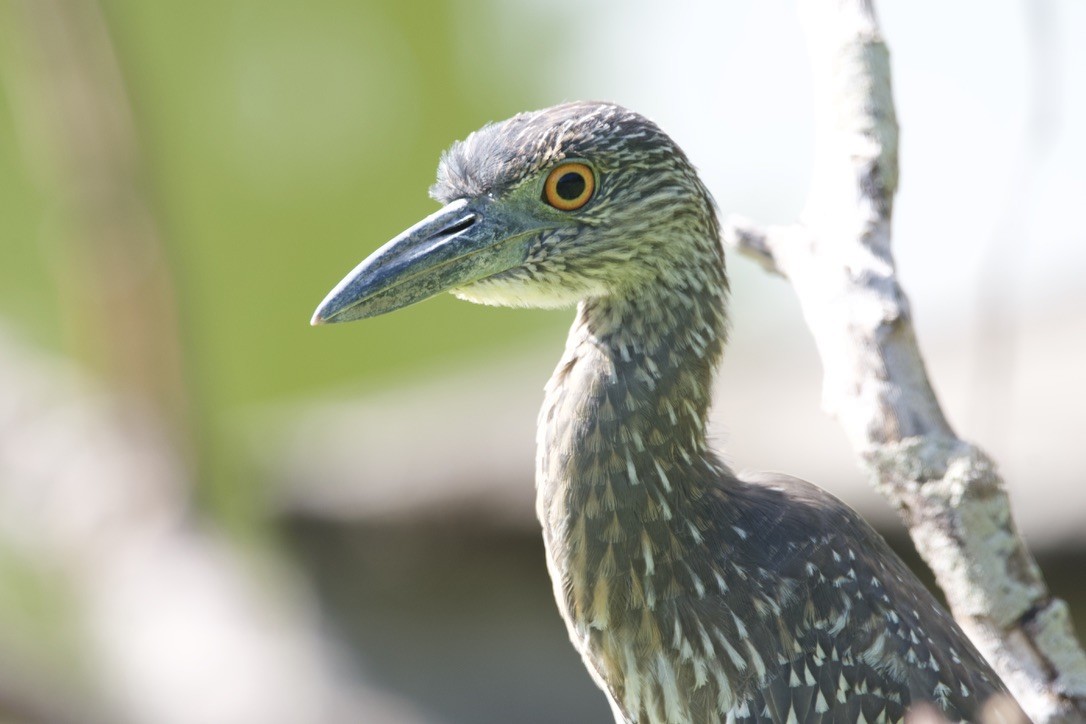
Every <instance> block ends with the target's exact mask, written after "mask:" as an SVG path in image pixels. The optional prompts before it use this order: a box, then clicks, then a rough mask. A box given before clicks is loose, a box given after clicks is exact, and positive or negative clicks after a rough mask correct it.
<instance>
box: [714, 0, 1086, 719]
mask: <svg viewBox="0 0 1086 724" xmlns="http://www.w3.org/2000/svg"><path fill="white" fill-rule="evenodd" d="M801 7H802V12H803V15H804V22H805V27H806V31H807V36H808V42H809V45H810V53H811V64H812V67H813V77H814V83H815V104H816V123H817V140H816V156H815V159H816V161H815V169H814V175H813V182H812V190H811V193H810V196H809V198H808V202H807V205H806V208H805V210H804V212H803V216H802V220H801V221H800V223H798V224H795V225H792V226H784V227H770V228H765V229H763V228H759V227H758V226H756V225H755V224H753V223H751V222H750V221H748V220H746V219H743V218H739V217H732V218H730V219H728V221H727V223H726V225H725V227H726V228H725V231H724V237H725V242H726V243H728V244H730V245H732V246H734V247H736V248H738V249H739V250H741V251H742V252H744V253H745V254H747V255H749V256H751V257H753V258H754V259H756V260H757V261H759V262H760V263H761V264H762V265H763V266H764V267H765V268H766V269H768V270H769V271H772V272H775V273H778V274H781V275H782V276H784V277H786V278H787V279H788V280H789V281H790V282H791V283H792V285H793V287H794V288H795V291H796V294H797V296H798V298H799V301H800V305H801V307H802V310H803V314H804V316H805V318H806V321H807V324H808V326H809V327H810V329H811V332H812V334H813V336H814V339H815V342H816V345H817V347H818V350H819V354H820V356H821V358H822V363H823V368H824V379H823V406H824V408H825V410H826V411H827V412H828V413H829V414H831V415H832V416H834V417H835V418H836V419H837V421H838V422H839V423H840V424H841V425H842V426H843V427H844V429H845V432H846V434H847V436H848V438H849V440H850V442H851V444H852V446H853V448H854V450H855V451H856V454H857V455H858V457H859V459H860V460H861V462H862V464H863V465H864V466H865V467H867V468H868V469H869V470H870V472H871V473H872V476H873V479H874V484H875V485H876V487H877V488H878V489H879V490H880V491H881V492H882V493H883V494H884V495H886V496H887V497H888V498H889V499H890V501H891V502H892V503H893V504H894V505H895V506H896V507H897V508H898V509H899V511H900V512H901V515H902V517H903V518H904V520H905V522H906V524H907V525H908V528H909V532H910V535H911V536H912V538H913V541H914V543H915V544H916V547H917V549H918V551H919V552H920V554H921V555H922V556H923V557H924V560H925V561H927V563H928V565H929V566H931V568H932V570H933V571H934V572H935V575H936V578H937V580H938V583H939V585H940V586H941V588H942V589H943V591H944V593H945V594H946V597H947V601H948V603H949V604H950V607H951V610H952V611H953V614H954V617H955V618H956V619H957V620H958V622H959V623H960V624H961V626H962V628H964V629H965V631H966V632H967V633H968V634H969V636H970V638H972V639H973V641H974V642H975V643H976V644H977V646H978V648H980V650H981V651H982V652H983V653H984V655H985V656H986V657H987V658H988V659H989V661H991V662H992V664H993V665H994V666H995V668H996V670H997V671H998V672H999V673H1000V675H1001V676H1002V677H1003V679H1004V681H1005V682H1006V683H1007V685H1008V686H1009V687H1010V689H1011V691H1012V692H1013V693H1014V695H1015V696H1016V697H1017V698H1018V700H1019V702H1020V703H1021V704H1022V706H1023V708H1024V709H1025V710H1026V712H1027V713H1028V714H1029V715H1030V716H1031V717H1032V718H1033V719H1034V720H1035V721H1037V722H1055V721H1082V720H1083V719H1084V718H1086V656H1084V654H1083V651H1082V648H1081V647H1080V645H1079V644H1078V642H1077V641H1076V639H1075V636H1074V633H1073V630H1072V626H1071V621H1070V616H1069V613H1068V609H1067V605H1066V604H1065V603H1064V602H1063V601H1061V600H1059V599H1056V598H1053V597H1052V596H1051V594H1049V592H1048V589H1047V587H1046V586H1045V583H1044V580H1043V579H1042V577H1041V573H1040V570H1039V569H1038V567H1037V565H1036V563H1035V562H1034V559H1033V557H1032V556H1031V555H1030V553H1029V551H1028V550H1027V549H1026V547H1025V545H1024V543H1023V542H1022V540H1021V538H1020V537H1019V535H1018V532H1017V530H1016V527H1015V524H1014V520H1013V517H1012V515H1011V510H1010V506H1009V503H1008V499H1007V494H1006V491H1005V489H1004V483H1003V480H1002V478H1001V477H1000V475H999V473H998V471H997V469H996V466H995V464H994V463H993V462H992V460H991V459H990V458H989V457H988V456H987V455H986V454H985V453H984V452H983V451H982V450H980V449H979V448H977V447H976V446H975V445H973V444H971V443H969V442H967V441H965V440H962V439H961V438H959V437H958V436H957V434H956V433H955V432H954V431H953V430H952V429H951V427H950V425H949V423H948V422H947V420H946V418H945V416H944V415H943V412H942V410H941V408H940V406H939V402H938V400H936V398H935V394H934V392H933V391H932V388H931V385H930V383H929V381H928V375H927V371H926V369H925V367H924V361H923V358H922V357H921V355H920V351H919V348H918V346H917V341H916V336H915V332H914V329H913V324H912V319H911V312H910V309H909V302H908V299H907V297H906V296H905V293H904V291H903V290H902V288H901V285H900V283H899V282H898V280H897V277H896V272H895V268H894V261H893V256H892V254H891V250H890V238H891V233H890V232H891V228H890V221H891V215H892V209H893V198H894V192H895V190H896V188H897V160H898V127H897V121H896V118H895V114H894V105H893V100H892V97H891V91H890V67H889V57H888V52H887V49H886V45H885V43H884V42H883V40H882V38H881V36H880V33H879V28H878V23H877V20H876V18H875V14H874V10H873V8H872V5H871V2H870V1H869V0H805V2H803V3H802V6H801Z"/></svg>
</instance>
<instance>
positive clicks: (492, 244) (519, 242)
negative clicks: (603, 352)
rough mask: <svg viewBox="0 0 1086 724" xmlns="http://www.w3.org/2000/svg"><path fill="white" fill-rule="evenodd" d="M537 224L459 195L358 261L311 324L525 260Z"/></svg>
mask: <svg viewBox="0 0 1086 724" xmlns="http://www.w3.org/2000/svg"><path fill="white" fill-rule="evenodd" d="M539 230H540V229H539V226H538V223H536V224H533V223H531V220H529V219H527V218H522V217H520V216H518V215H516V214H514V213H510V212H508V211H506V210H504V209H503V207H502V206H501V205H500V204H497V203H494V202H493V201H491V200H490V199H487V198H478V199H470V200H469V199H457V200H456V201H453V202H452V203H450V204H448V205H446V206H445V207H444V208H442V209H440V210H438V211H437V212H435V213H433V214H431V215H430V216H427V217H426V218H425V219H423V220H422V221H420V222H419V223H417V224H415V225H414V226H412V227H411V228H410V229H408V230H407V231H405V232H403V233H402V234H400V235H399V236H397V237H396V238H395V239H393V240H392V241H390V242H388V243H387V244H385V245H384V246H382V247H381V248H380V249H378V250H377V251H375V252H373V254H371V255H370V256H369V257H368V258H367V259H366V260H365V261H363V262H362V263H361V264H359V265H358V266H356V267H355V268H354V271H352V272H351V273H350V274H348V275H347V276H346V277H345V278H344V279H343V281H341V282H340V283H339V284H338V285H337V286H336V288H335V289H333V290H332V291H331V292H329V293H328V296H327V297H325V298H324V301H323V302H321V304H320V306H319V307H317V311H316V312H315V313H314V314H313V320H312V322H311V323H312V324H314V325H317V324H328V323H330V322H346V321H349V320H352V319H364V318H366V317H374V316H377V315H378V314H384V313H385V312H391V311H393V310H395V309H399V308H400V307H406V306H407V305H409V304H414V303H415V302H421V301H423V300H424V299H429V298H430V297H432V296H434V295H436V294H438V293H439V292H443V291H446V290H448V289H452V288H454V287H459V286H463V285H465V284H469V283H471V282H474V281H478V280H480V279H484V278H486V277H488V276H491V275H493V274H497V273H499V272H503V271H506V270H507V269H511V268H512V267H514V266H518V265H520V264H521V263H523V262H524V259H525V258H526V257H527V254H528V243H529V239H530V238H531V236H532V235H533V233H535V232H538V231H539Z"/></svg>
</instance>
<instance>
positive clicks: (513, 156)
mask: <svg viewBox="0 0 1086 724" xmlns="http://www.w3.org/2000/svg"><path fill="white" fill-rule="evenodd" d="M430 193H431V196H433V197H434V199H435V200H437V201H439V202H440V203H442V204H443V206H442V207H441V208H440V209H439V210H438V211H436V212H435V213H433V214H431V215H430V216H428V217H426V218H425V219H423V220H422V221H420V222H418V223H417V224H415V225H414V226H412V227H410V228H409V229H407V230H406V231H404V232H403V233H401V234H400V235H399V236H397V237H395V238H394V239H392V240H391V241H389V242H388V243H387V244H385V245H384V246H382V247H381V248H379V249H378V250H377V251H376V252H374V253H373V254H372V255H370V256H369V257H368V258H366V259H365V260H364V261H362V262H361V263H360V264H359V265H358V266H357V267H356V268H355V269H354V270H353V271H351V272H350V273H349V274H348V275H347V276H346V277H345V278H344V279H343V280H342V281H341V282H340V283H339V285H338V286H336V287H335V288H334V289H333V290H332V291H331V292H330V293H329V294H328V296H327V297H326V298H325V299H324V301H323V302H322V303H321V305H320V306H319V307H318V309H317V311H316V313H315V314H314V316H313V324H324V323H329V322H343V321H348V320H354V319H361V318H366V317H371V316H374V315H378V314H384V313H386V312H391V311H393V310H395V309H399V308H401V307H404V306H406V305H409V304H412V303H415V302H419V301H422V300H424V299H427V298H430V297H432V296H434V295H436V294H438V293H440V292H443V291H451V292H452V293H453V294H455V295H456V296H457V297H460V298H462V299H466V300H469V301H472V302H477V303H481V304H489V305H503V306H514V307H561V306H572V305H576V308H577V312H576V318H575V320H574V322H573V325H572V328H571V329H570V332H569V336H568V340H567V343H566V347H565V352H564V354H563V355H562V357H561V359H560V361H559V363H558V366H557V368H556V369H555V371H554V374H553V376H552V377H551V379H550V381H549V383H548V384H547V386H546V388H545V394H544V402H543V406H542V410H541V412H540V415H539V420H538V433H537V462H536V488H537V494H536V512H537V515H538V518H539V521H540V523H541V525H542V529H543V539H544V545H545V550H546V562H547V568H548V571H549V573H550V576H551V580H552V583H553V587H554V594H555V598H556V600H557V603H558V607H559V609H560V612H561V615H562V618H563V619H564V620H565V623H566V626H567V629H568V632H569V637H570V639H571V641H572V643H573V645H574V647H576V649H577V651H578V652H579V653H580V655H581V657H582V659H583V661H584V663H585V665H586V667H587V668H588V671H589V673H590V675H591V676H592V678H593V679H594V680H595V682H596V683H597V684H598V685H599V687H600V688H601V689H602V690H603V692H604V693H605V695H606V696H607V699H608V701H609V703H610V705H611V708H612V711H613V713H614V716H615V720H616V721H617V722H639V723H645V724H656V723H658V722H659V723H666V724H680V723H685V722H748V721H751V722H753V721H772V722H782V723H783V722H881V721H899V720H902V719H903V718H904V716H905V715H906V712H907V711H908V710H909V708H910V707H911V706H914V705H917V704H918V703H920V702H926V705H928V706H934V707H935V708H937V709H938V711H940V712H941V714H942V715H943V716H944V717H945V718H946V719H948V720H953V721H958V720H975V719H977V718H978V717H979V716H980V712H981V710H982V706H983V705H984V704H985V702H986V700H988V699H989V698H990V697H992V696H995V695H1003V696H1009V695H1008V694H1007V690H1006V688H1005V686H1004V684H1003V683H1002V682H1001V680H1000V678H999V676H998V675H997V674H996V673H995V671H994V670H993V669H992V668H991V667H990V666H989V664H988V663H987V662H986V661H985V660H984V658H983V657H982V656H981V655H980V653H979V652H978V651H977V649H976V648H975V647H974V646H973V644H972V643H970V641H969V639H968V638H967V636H966V635H965V634H964V633H963V631H962V630H961V629H960V628H959V627H958V625H957V624H956V623H955V622H954V620H953V619H952V618H951V617H950V615H949V614H948V613H947V612H946V611H945V610H944V609H943V607H942V606H941V605H940V604H939V603H938V602H937V600H936V599H935V597H934V596H933V595H932V594H931V593H930V592H929V591H928V590H927V589H926V588H925V587H924V586H923V584H921V582H920V581H919V580H918V579H917V578H916V576H915V575H914V574H913V573H912V572H911V571H910V570H909V569H908V568H907V567H906V565H905V564H904V563H903V562H902V561H901V559H900V558H899V557H898V556H897V555H896V554H895V553H894V552H893V551H892V550H891V549H890V547H889V546H888V545H887V543H886V542H885V541H884V539H883V538H882V537H881V536H880V535H879V534H878V533H877V532H875V530H874V529H873V528H871V526H870V525H868V524H867V523H866V522H865V521H864V520H863V519H862V518H861V517H860V516H859V515H858V514H857V513H856V512H855V511H853V510H852V509H851V508H849V507H848V506H847V505H845V504H844V503H842V502H841V501H840V500H838V499H837V498H836V497H834V496H832V495H831V494H829V493H827V492H826V491H824V490H823V489H821V488H819V487H817V486H815V485H813V484H811V483H808V482H805V481H803V480H799V479H797V478H793V477H789V476H786V475H782V474H755V475H750V474H743V475H740V474H737V473H736V472H734V471H733V470H732V469H731V468H730V467H729V466H728V465H727V464H725V462H724V461H723V460H722V459H721V457H720V456H719V455H718V454H717V453H716V452H714V450H713V449H711V447H710V446H709V445H708V443H707V437H706V424H707V415H708V411H709V406H710V396H711V390H712V386H713V385H712V382H713V378H714V370H715V368H716V366H717V363H718V362H719V360H720V358H721V354H722V350H723V346H724V343H725V340H726V337H727V328H728V315H727V309H728V301H729V290H728V277H727V273H726V268H725V260H724V252H723V249H722V246H721V243H720V226H719V221H718V218H717V211H716V205H715V203H714V201H713V198H712V196H711V195H710V193H709V191H708V190H707V189H706V187H705V185H704V184H703V183H702V181H701V180H700V178H699V176H698V174H697V172H696V170H695V168H694V167H693V165H692V164H691V162H690V161H689V160H688V158H687V156H686V155H685V154H684V153H683V151H682V150H681V149H680V148H679V146H678V145H677V144H676V143H675V142H674V141H673V140H672V139H671V138H670V137H669V136H668V135H666V134H665V133H664V132H663V131H662V130H661V129H660V128H659V127H658V126H657V125H656V124H655V123H653V122H652V121H650V120H648V119H647V118H645V117H644V116H642V115H640V114H638V113H636V112H633V111H630V110H628V109H625V108H623V107H621V106H618V105H614V104H610V103H599V102H572V103H565V104H561V105H557V106H554V107H550V108H546V109H543V110H539V111H534V112H528V113H521V114H519V115H516V116H514V117H512V118H509V119H508V120H505V121H502V122H499V123H492V124H488V125H486V126H484V127H482V128H481V129H479V130H477V131H475V132H474V133H471V134H470V135H468V136H467V137H466V138H465V139H464V140H463V141H459V142H456V143H455V144H453V145H452V146H451V148H449V149H448V150H447V151H446V152H445V153H444V154H443V156H442V158H441V161H440V164H439V168H438V172H437V181H436V183H435V184H434V185H433V187H432V188H431V189H430ZM782 444H783V443H782ZM1012 701H1013V700H1012Z"/></svg>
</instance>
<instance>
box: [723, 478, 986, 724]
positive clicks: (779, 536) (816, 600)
mask: <svg viewBox="0 0 1086 724" xmlns="http://www.w3.org/2000/svg"><path fill="white" fill-rule="evenodd" d="M750 487H751V489H752V496H753V499H752V503H751V504H752V507H753V510H752V511H751V515H752V516H753V517H755V518H758V517H759V515H761V518H762V519H763V520H766V521H772V522H770V523H768V524H767V525H764V526H760V527H759V528H758V530H756V531H755V532H754V535H753V537H752V539H751V543H752V544H753V545H752V546H751V547H750V550H751V551H756V552H757V551H761V552H766V555H764V556H763V559H762V560H761V561H760V562H759V563H758V564H757V565H762V566H767V567H768V566H772V567H773V569H774V570H775V571H776V572H777V573H778V574H779V575H780V576H782V577H783V578H784V579H785V580H794V581H797V582H798V586H797V588H796V590H795V591H794V595H793V596H791V597H790V602H789V603H788V605H787V607H786V608H785V609H784V611H783V613H782V615H781V616H780V619H779V621H780V622H782V624H781V625H782V626H784V625H785V624H784V622H787V627H788V628H791V630H786V631H779V632H777V633H778V635H777V636H776V639H777V640H778V641H783V642H790V644H791V650H790V651H789V650H779V651H778V655H777V661H776V662H775V664H776V665H775V666H774V665H773V663H772V662H767V673H766V677H765V683H764V685H762V686H760V687H758V688H757V689H756V690H755V691H754V693H753V694H752V696H751V697H750V698H749V699H747V700H745V701H742V702H741V703H740V704H739V705H738V706H737V708H736V710H735V711H734V714H735V717H734V718H735V720H736V721H775V722H861V721H865V722H876V721H899V720H900V719H902V717H903V716H904V714H905V710H906V709H907V708H908V707H909V706H910V705H911V704H913V703H917V702H921V701H927V702H931V703H932V704H934V705H935V706H937V707H938V708H939V709H940V710H941V711H942V712H943V714H944V715H945V716H946V717H947V718H948V719H950V720H952V721H954V720H969V719H973V718H975V717H976V715H977V713H978V712H979V711H980V708H981V706H982V705H983V703H984V702H985V701H986V700H987V699H988V698H989V697H991V696H992V695H995V694H1006V693H1007V690H1006V688H1005V687H1004V686H1003V684H1002V682H1001V681H1000V680H999V677H998V676H997V675H996V674H995V672H994V671H993V670H992V669H991V667H990V666H989V665H988V664H987V662H986V661H985V660H984V658H983V657H982V656H981V655H980V653H979V652H978V651H977V650H976V648H975V647H974V646H973V645H972V643H971V642H970V641H969V640H968V638H967V637H966V636H965V634H964V633H963V632H962V630H961V629H960V628H959V627H958V625H957V624H956V623H955V622H954V621H953V619H951V617H950V616H949V615H948V614H947V613H946V611H945V609H943V607H942V606H941V605H939V603H938V602H937V601H936V599H935V597H934V596H933V595H932V594H931V593H930V592H929V591H928V590H927V589H926V588H925V587H924V586H923V585H922V584H921V583H920V581H919V580H918V579H917V578H916V576H915V575H914V574H913V573H912V572H911V571H910V570H909V569H908V567H907V566H906V565H905V564H904V562H902V561H901V559H900V558H899V557H898V556H897V554H895V553H894V552H893V551H892V550H891V549H890V547H889V546H888V545H887V544H886V542H885V541H884V540H883V538H882V537H881V536H880V535H879V534H878V533H876V532H875V531H874V530H873V529H872V528H871V527H870V526H869V525H868V524H867V523H866V522H865V521H864V520H863V519H862V518H860V516H859V515H857V514H856V513H855V512H854V511H853V510H852V509H851V508H849V507H848V506H846V505H845V504H844V503H842V502H840V501H839V500H838V499H837V498H835V497H834V496H832V495H830V494H829V493H826V492H825V491H823V490H822V489H821V488H818V487H816V486H814V485H811V484H810V483H806V482H804V481H802V480H798V479H796V478H791V477H788V476H776V475H774V476H765V477H762V478H761V479H759V480H757V481H755V482H754V484H753V485H751V486H750ZM781 496H783V497H786V498H788V500H787V501H782V500H780V498H781ZM785 502H786V503H787V504H782V503H785ZM760 510H761V511H762V513H759V511H760ZM771 511H772V512H771ZM781 511H785V512H783V513H782V512H781ZM793 518H797V519H793ZM787 531H803V534H802V536H803V537H795V536H790V534H789V533H787ZM754 555H758V553H754ZM781 634H783V635H781ZM784 645H787V643H786V644H784Z"/></svg>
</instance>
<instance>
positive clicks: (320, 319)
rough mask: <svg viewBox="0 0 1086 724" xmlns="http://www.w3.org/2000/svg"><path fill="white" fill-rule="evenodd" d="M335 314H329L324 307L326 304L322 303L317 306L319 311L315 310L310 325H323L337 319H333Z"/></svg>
mask: <svg viewBox="0 0 1086 724" xmlns="http://www.w3.org/2000/svg"><path fill="white" fill-rule="evenodd" d="M334 316H335V315H332V314H328V313H327V312H326V311H325V309H324V305H323V304H322V305H321V306H319V307H317V311H315V312H313V316H312V317H310V319H309V326H311V327H323V326H325V325H327V324H328V323H330V322H333V321H335V320H334V319H333V317H334Z"/></svg>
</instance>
